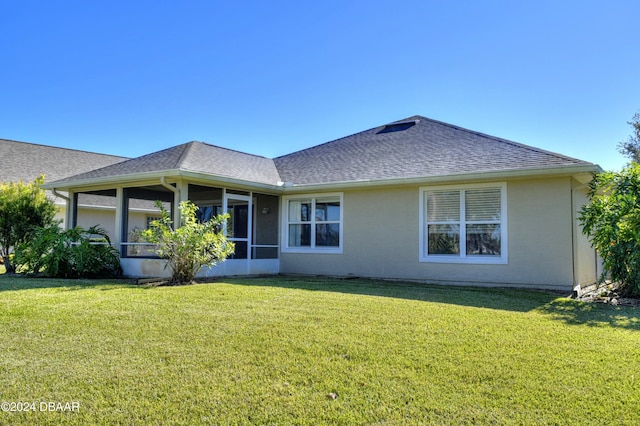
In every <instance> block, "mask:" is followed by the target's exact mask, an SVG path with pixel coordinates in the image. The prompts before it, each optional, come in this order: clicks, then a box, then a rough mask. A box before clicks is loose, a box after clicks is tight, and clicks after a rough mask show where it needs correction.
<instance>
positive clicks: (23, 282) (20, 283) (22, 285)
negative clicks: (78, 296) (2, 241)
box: [0, 274, 145, 292]
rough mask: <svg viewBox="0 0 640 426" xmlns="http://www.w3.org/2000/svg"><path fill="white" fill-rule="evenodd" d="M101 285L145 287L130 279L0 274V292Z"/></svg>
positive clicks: (110, 288) (80, 287)
mask: <svg viewBox="0 0 640 426" xmlns="http://www.w3.org/2000/svg"><path fill="white" fill-rule="evenodd" d="M97 287H102V290H112V289H115V288H123V287H136V288H145V287H142V286H137V285H133V282H132V281H131V280H120V279H64V278H33V277H25V276H22V275H9V274H0V292H3V291H17V290H35V289H48V288H64V289H66V290H82V289H86V288H97Z"/></svg>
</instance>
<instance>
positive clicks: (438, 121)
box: [407, 115, 593, 164]
mask: <svg viewBox="0 0 640 426" xmlns="http://www.w3.org/2000/svg"><path fill="white" fill-rule="evenodd" d="M414 117H419V118H421V119H424V120H427V121H430V122H432V123H436V124H440V125H443V126H446V127H451V128H453V129H456V130H460V131H463V132H466V133H471V134H474V135H477V136H482V137H485V138H489V139H493V140H495V141H498V142H502V143H506V144H509V145H513V146H517V147H520V148H524V149H527V150H529V151H533V152H539V153H542V154H548V155H552V156H554V157H557V158H562V159H565V160H572V161H580V162H582V163H589V162H588V161H584V160H580V159H578V158H574V157H570V156H568V155H564V154H560V153H557V152H553V151H549V150H546V149H542V148H537V147H535V146H531V145H527V144H525V143H522V142H516V141H512V140H509V139H505V138H501V137H498V136H493V135H490V134H488V133H483V132H479V131H477V130H471V129H467V128H466V127H461V126H458V125H455V124H451V123H446V122H444V121H440V120H434V119H433V118H428V117H423V116H419V115H416V116H414ZM411 118H413V117H411ZM407 120H409V119H407ZM589 164H593V163H589Z"/></svg>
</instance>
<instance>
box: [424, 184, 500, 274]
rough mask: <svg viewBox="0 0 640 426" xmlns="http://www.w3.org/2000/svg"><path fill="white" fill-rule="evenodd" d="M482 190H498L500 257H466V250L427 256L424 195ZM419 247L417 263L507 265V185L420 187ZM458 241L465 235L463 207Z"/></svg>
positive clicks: (461, 208) (462, 208)
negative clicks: (433, 192)
mask: <svg viewBox="0 0 640 426" xmlns="http://www.w3.org/2000/svg"><path fill="white" fill-rule="evenodd" d="M482 188H487V189H488V188H499V189H500V204H501V206H500V207H501V212H500V256H490V255H486V256H483V255H467V254H466V250H460V251H461V253H460V254H458V255H442V254H435V255H434V254H431V255H430V254H428V247H427V243H428V238H427V236H426V235H425V233H426V231H427V229H428V228H427V211H426V210H427V209H426V207H425V200H426V194H427V193H428V192H432V191H442V190H451V191H466V190H473V189H482ZM419 198H420V215H419V220H420V226H419V228H420V247H419V261H420V262H428V263H470V264H494V265H495V264H502V265H504V264H507V263H509V247H508V241H509V239H508V232H507V230H508V226H507V216H508V214H507V184H506V182H490V183H477V184H468V185H440V186H423V187H420V197H419ZM460 214H461V216H460V240H461V241H462V240H463V237H464V236H465V233H466V228H465V226H464V225H465V224H466V221H465V220H464V207H463V206H461V207H460Z"/></svg>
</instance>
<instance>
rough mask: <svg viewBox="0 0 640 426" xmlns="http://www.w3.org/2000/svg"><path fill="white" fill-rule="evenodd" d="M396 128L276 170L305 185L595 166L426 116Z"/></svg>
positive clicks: (292, 158) (287, 161) (285, 159)
mask: <svg viewBox="0 0 640 426" xmlns="http://www.w3.org/2000/svg"><path fill="white" fill-rule="evenodd" d="M394 123H401V124H397V125H396V126H391V125H386V126H380V127H376V128H373V129H369V130H366V131H364V132H360V133H357V134H355V135H351V136H347V137H344V138H341V139H337V140H335V141H332V142H327V143H325V144H322V145H318V146H314V147H312V148H308V149H305V150H302V151H298V152H294V153H292V154H289V155H285V156H282V157H278V158H275V159H274V161H275V164H276V167H277V168H278V171H279V172H280V176H281V178H282V180H283V181H284V182H291V183H293V184H298V185H304V184H321V183H331V182H352V181H362V180H390V179H406V178H422V177H433V176H449V175H456V174H467V173H482V172H497V171H510V170H513V171H515V170H523V169H538V168H549V167H562V166H576V165H591V163H588V162H585V161H582V160H577V159H574V158H570V157H566V156H564V155H560V154H556V153H552V152H548V151H544V150H541V149H537V148H533V147H530V146H527V145H523V144H519V143H516V142H512V141H508V140H505V139H500V138H497V137H493V136H489V135H485V134H482V133H478V132H474V131H471V130H467V129H463V128H461V127H457V126H454V125H451V124H447V123H442V122H439V121H435V120H431V119H428V118H425V117H422V116H413V117H409V118H407V119H404V120H400V121H397V122H394ZM394 130H397V131H394ZM594 166H595V165H594Z"/></svg>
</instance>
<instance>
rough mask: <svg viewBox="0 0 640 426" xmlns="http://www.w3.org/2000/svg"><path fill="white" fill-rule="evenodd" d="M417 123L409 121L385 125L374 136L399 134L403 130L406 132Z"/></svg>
mask: <svg viewBox="0 0 640 426" xmlns="http://www.w3.org/2000/svg"><path fill="white" fill-rule="evenodd" d="M417 122H418V120H411V121H401V122H399V123H391V124H387V125H386V126H384V127H383V128H382V129H381V130H379V131H378V133H376V134H377V135H379V134H380V133H392V132H401V131H403V130H407V129H408V128H410V127H413V126H415V125H416V123H417Z"/></svg>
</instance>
